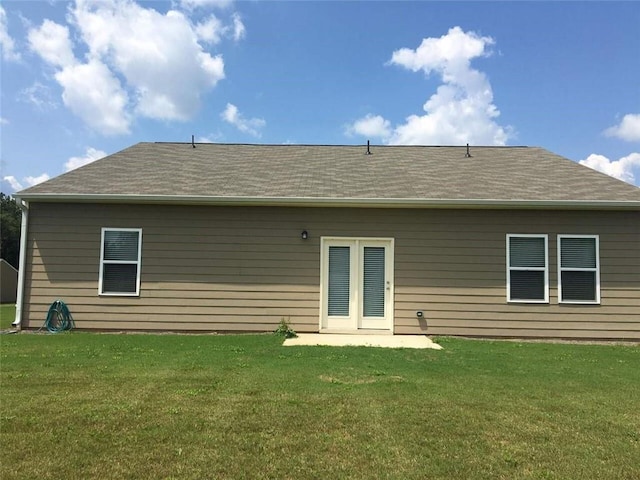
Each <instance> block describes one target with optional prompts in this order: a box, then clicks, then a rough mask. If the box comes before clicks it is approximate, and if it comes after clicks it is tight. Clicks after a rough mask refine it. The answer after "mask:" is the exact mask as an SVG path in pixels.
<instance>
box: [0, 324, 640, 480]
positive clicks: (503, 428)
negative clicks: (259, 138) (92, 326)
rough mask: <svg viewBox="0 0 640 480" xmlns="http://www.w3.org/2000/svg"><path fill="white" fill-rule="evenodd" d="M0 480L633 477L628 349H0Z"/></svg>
mask: <svg viewBox="0 0 640 480" xmlns="http://www.w3.org/2000/svg"><path fill="white" fill-rule="evenodd" d="M0 341H1V362H2V363H1V372H0V375H1V377H0V379H1V387H2V388H1V393H0V400H1V414H2V416H1V418H0V421H1V424H0V427H1V429H0V435H1V442H2V445H3V447H2V462H1V467H0V478H3V479H12V478H40V479H46V478H56V479H58V478H69V479H73V478H83V479H84V478H101V479H108V478H158V479H177V478H180V479H182V478H186V479H189V478H193V479H200V478H219V479H227V478H230V479H236V478H239V479H240V478H257V479H266V478H274V479H276V478H278V479H280V478H282V479H286V478H289V479H306V478H321V479H324V478H398V479H423V478H433V479H440V478H442V479H445V478H446V479H451V478H465V479H474V478H478V479H486V478H491V479H494V478H504V479H518V478H527V479H529V478H531V479H548V478H558V479H574V478H580V479H591V478H593V479H596V478H597V479H637V478H640V408H639V407H640V347H638V346H611V345H606V346H603V345H575V344H548V343H517V342H492V341H472V340H462V339H453V338H442V339H440V343H441V344H442V345H443V346H444V347H445V350H443V351H432V350H408V349H406V350H404V349H398V350H388V349H377V348H363V347H360V348H358V347H343V348H334V347H282V346H281V345H280V343H281V339H279V338H277V337H274V336H271V335H243V336H195V335H194V336H188V335H182V336H180V335H106V334H102V335H101V334H86V333H77V332H74V333H71V334H59V335H44V334H41V335H33V334H22V335H3V336H2V337H0Z"/></svg>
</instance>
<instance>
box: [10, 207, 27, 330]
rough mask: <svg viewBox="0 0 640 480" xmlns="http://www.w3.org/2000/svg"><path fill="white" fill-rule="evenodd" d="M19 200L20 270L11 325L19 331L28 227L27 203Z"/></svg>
mask: <svg viewBox="0 0 640 480" xmlns="http://www.w3.org/2000/svg"><path fill="white" fill-rule="evenodd" d="M19 200H20V203H19V205H20V209H21V210H22V223H21V228H20V268H19V269H18V292H17V296H16V319H15V321H14V322H13V323H12V324H11V326H13V327H17V328H18V330H20V324H21V323H22V305H23V303H24V277H25V270H26V266H27V225H29V203H28V202H25V201H24V200H21V199H19Z"/></svg>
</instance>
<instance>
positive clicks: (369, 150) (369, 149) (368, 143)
mask: <svg viewBox="0 0 640 480" xmlns="http://www.w3.org/2000/svg"><path fill="white" fill-rule="evenodd" d="M367 155H371V148H370V142H369V140H367Z"/></svg>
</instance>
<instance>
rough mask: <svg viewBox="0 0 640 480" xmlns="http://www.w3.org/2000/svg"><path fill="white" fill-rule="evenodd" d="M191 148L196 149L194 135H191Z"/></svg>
mask: <svg viewBox="0 0 640 480" xmlns="http://www.w3.org/2000/svg"><path fill="white" fill-rule="evenodd" d="M191 146H192V147H193V148H196V136H195V135H191Z"/></svg>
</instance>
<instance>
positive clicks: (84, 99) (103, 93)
mask: <svg viewBox="0 0 640 480" xmlns="http://www.w3.org/2000/svg"><path fill="white" fill-rule="evenodd" d="M55 78H56V80H57V81H58V83H59V84H60V85H61V86H62V88H63V89H64V91H63V93H62V100H63V102H64V104H65V105H66V106H67V107H68V108H69V109H70V110H71V111H72V112H73V113H75V114H76V115H77V116H79V117H80V118H82V119H83V120H84V121H85V122H86V123H87V124H88V125H89V126H90V127H91V128H93V129H94V130H96V131H98V132H100V133H102V134H104V135H117V134H123V133H128V132H129V126H130V124H131V115H130V114H129V113H128V112H127V111H126V107H127V103H128V96H127V93H126V91H125V90H124V89H123V88H122V86H121V84H120V81H119V80H118V78H117V77H115V76H114V75H113V73H112V72H111V71H110V70H109V68H108V67H107V66H106V65H105V64H103V63H102V62H101V61H100V60H95V59H94V60H90V61H89V63H84V64H78V65H72V66H69V67H65V68H64V69H63V70H61V71H60V72H58V73H56V75H55Z"/></svg>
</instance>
